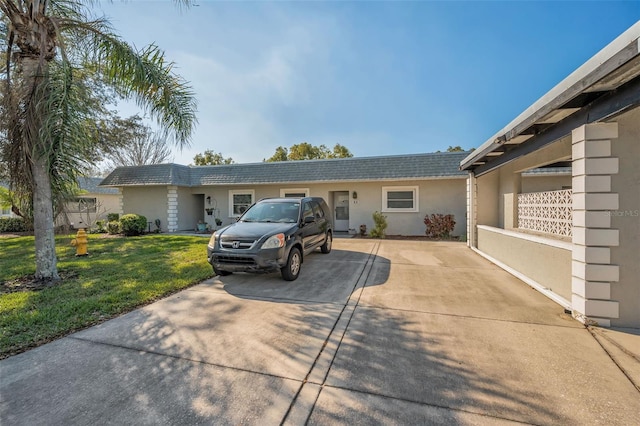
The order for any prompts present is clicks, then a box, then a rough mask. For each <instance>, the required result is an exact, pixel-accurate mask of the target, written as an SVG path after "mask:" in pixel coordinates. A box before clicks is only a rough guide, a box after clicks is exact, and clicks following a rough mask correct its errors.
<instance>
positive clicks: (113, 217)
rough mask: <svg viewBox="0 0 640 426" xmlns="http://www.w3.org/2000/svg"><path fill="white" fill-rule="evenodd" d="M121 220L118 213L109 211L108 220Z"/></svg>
mask: <svg viewBox="0 0 640 426" xmlns="http://www.w3.org/2000/svg"><path fill="white" fill-rule="evenodd" d="M119 220H120V215H119V214H118V213H107V222H117V221H119Z"/></svg>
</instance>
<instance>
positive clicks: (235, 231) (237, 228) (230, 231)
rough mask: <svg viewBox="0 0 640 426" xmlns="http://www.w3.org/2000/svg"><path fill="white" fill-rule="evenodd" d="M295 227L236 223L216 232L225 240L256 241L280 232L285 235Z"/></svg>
mask: <svg viewBox="0 0 640 426" xmlns="http://www.w3.org/2000/svg"><path fill="white" fill-rule="evenodd" d="M295 227H296V224H295V223H294V224H291V223H269V222H236V223H234V224H231V225H229V226H227V227H226V228H224V229H221V230H220V231H218V235H219V237H220V238H222V239H225V240H226V239H228V238H253V239H256V240H257V239H259V238H260V237H262V236H265V235H274V234H278V233H280V232H282V233H285V234H286V233H287V232H288V231H290V230H292V229H294V228H295Z"/></svg>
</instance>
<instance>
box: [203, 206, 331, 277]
mask: <svg viewBox="0 0 640 426" xmlns="http://www.w3.org/2000/svg"><path fill="white" fill-rule="evenodd" d="M332 240H333V223H332V220H331V213H330V212H329V207H328V206H327V203H326V202H325V201H324V200H323V199H322V198H320V197H304V198H265V199H262V200H260V201H258V202H257V203H255V204H253V205H252V206H251V207H249V208H248V209H247V211H246V212H244V214H243V215H242V216H240V218H239V219H238V221H237V222H236V223H234V224H232V225H229V226H227V227H225V228H222V229H220V230H218V231H216V232H214V233H213V235H212V236H211V239H210V240H209V244H208V246H207V257H208V259H209V263H210V264H211V266H213V272H214V273H215V274H216V275H229V274H231V273H232V272H272V271H277V270H280V271H281V273H282V278H284V279H285V280H287V281H293V280H295V279H296V278H298V275H299V274H300V266H301V265H302V262H303V260H304V256H306V255H307V254H309V253H310V252H312V251H313V250H315V249H317V248H318V247H319V248H320V250H321V251H322V253H329V252H330V251H331V242H332Z"/></svg>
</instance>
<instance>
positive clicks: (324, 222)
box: [311, 200, 330, 244]
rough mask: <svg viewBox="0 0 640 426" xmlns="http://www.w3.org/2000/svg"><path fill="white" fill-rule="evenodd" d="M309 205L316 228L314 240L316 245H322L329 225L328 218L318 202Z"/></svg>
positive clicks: (314, 201)
mask: <svg viewBox="0 0 640 426" xmlns="http://www.w3.org/2000/svg"><path fill="white" fill-rule="evenodd" d="M311 204H312V207H313V213H314V216H315V218H316V225H317V227H318V238H317V239H316V243H317V244H323V243H324V240H325V236H326V234H327V229H328V227H329V224H330V222H329V217H328V216H327V214H326V213H325V210H324V209H323V208H322V205H321V204H320V202H319V201H316V200H313V201H312V202H311Z"/></svg>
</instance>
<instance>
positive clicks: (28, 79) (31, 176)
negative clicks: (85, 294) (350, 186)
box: [0, 0, 196, 280]
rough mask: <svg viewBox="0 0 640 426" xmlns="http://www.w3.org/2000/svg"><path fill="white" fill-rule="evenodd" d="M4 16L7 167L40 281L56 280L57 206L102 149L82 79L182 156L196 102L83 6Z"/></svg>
mask: <svg viewBox="0 0 640 426" xmlns="http://www.w3.org/2000/svg"><path fill="white" fill-rule="evenodd" d="M180 3H183V4H185V5H189V4H190V3H191V1H190V0H181V1H180ZM0 12H1V13H0V23H1V24H0V37H1V38H0V51H2V52H5V53H4V54H3V58H2V59H4V61H3V64H2V65H0V73H1V74H2V79H3V80H4V81H3V83H4V84H2V106H1V107H0V115H1V116H0V161H1V162H2V164H1V166H3V167H6V168H7V169H8V170H9V178H10V180H9V185H10V188H9V189H10V190H12V191H13V192H14V193H15V194H16V195H17V196H18V197H20V198H22V199H30V200H32V206H33V217H34V220H33V226H34V236H35V263H36V273H35V276H36V278H37V279H47V280H58V279H59V275H58V270H57V260H56V253H55V239H54V234H53V229H54V207H53V206H54V203H55V199H56V198H57V197H59V196H61V195H64V194H65V193H70V192H71V191H72V190H73V187H74V186H75V185H77V178H78V175H79V173H81V171H82V169H83V165H84V163H85V160H86V158H87V157H86V154H88V153H89V152H92V151H93V150H94V149H95V144H96V143H97V142H96V140H97V137H96V133H97V132H96V130H97V129H96V125H95V124H92V123H95V121H96V120H95V118H96V116H95V105H93V104H91V103H90V102H87V101H88V100H89V99H90V98H91V96H89V94H88V92H87V90H86V89H87V84H83V76H82V74H83V72H86V73H87V74H89V75H91V76H92V77H95V78H96V80H97V81H100V82H101V84H104V87H111V88H113V89H114V91H115V92H116V93H117V94H118V95H119V96H121V97H124V98H132V99H135V100H136V102H137V103H138V105H139V106H140V107H142V108H145V109H147V110H149V112H150V114H151V117H152V118H154V119H156V120H157V122H158V124H159V126H160V127H161V128H163V129H165V132H167V135H170V136H172V139H173V141H174V142H175V143H176V144H177V145H178V146H180V147H182V146H185V145H188V143H189V140H190V137H191V133H192V130H193V127H194V126H195V123H196V117H195V111H196V102H195V99H194V97H193V93H192V91H191V89H190V87H189V86H188V85H187V83H186V82H185V81H184V80H182V79H181V78H180V77H179V76H177V75H176V74H174V73H173V70H172V68H173V64H172V63H168V62H166V60H165V58H164V53H163V52H162V51H161V50H160V49H159V48H158V47H157V46H155V45H151V46H148V47H146V48H144V49H142V50H137V49H136V48H134V47H133V46H131V45H129V44H128V43H126V42H125V41H123V40H122V39H121V38H120V37H119V36H118V35H117V34H115V33H114V31H113V29H112V28H111V26H110V24H109V22H108V21H106V20H105V19H102V18H100V19H94V18H93V17H91V16H90V12H91V10H90V8H89V7H88V6H87V3H85V2H78V1H77V0H55V1H54V0H0ZM84 80H85V81H86V80H87V78H84Z"/></svg>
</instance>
